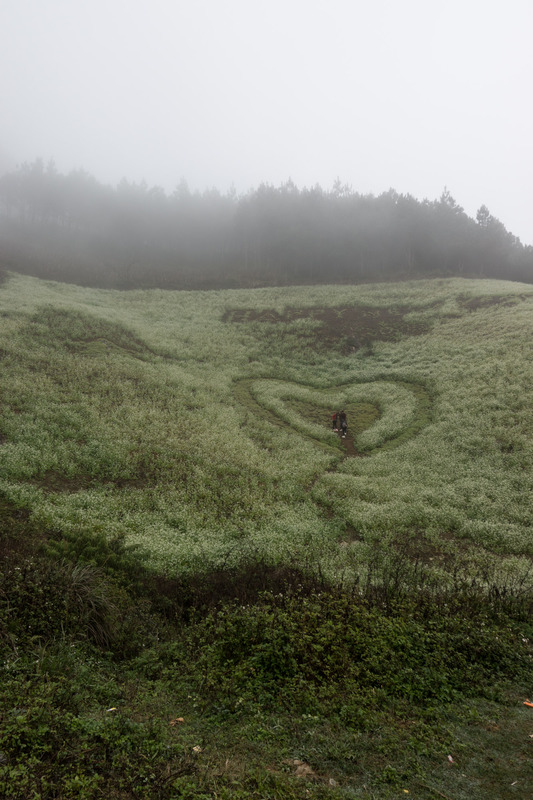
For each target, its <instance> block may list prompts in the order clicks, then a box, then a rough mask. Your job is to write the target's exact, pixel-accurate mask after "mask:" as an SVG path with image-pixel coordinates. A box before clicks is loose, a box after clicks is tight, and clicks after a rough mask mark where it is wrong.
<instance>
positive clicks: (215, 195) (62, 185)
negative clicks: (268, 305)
mask: <svg viewBox="0 0 533 800" xmlns="http://www.w3.org/2000/svg"><path fill="white" fill-rule="evenodd" d="M0 269H8V270H13V271H18V272H26V273H28V274H32V275H36V276H38V277H42V278H46V279H51V280H62V281H69V282H72V283H78V284H81V285H86V286H98V287H104V288H120V289H130V288H131V289H132V288H169V289H203V288H226V287H242V286H246V287H253V286H268V285H284V284H308V283H357V282H363V281H380V280H389V279H392V280H400V279H404V278H418V277H435V276H450V275H454V276H456V275H459V276H465V277H478V276H479V277H489V278H501V279H505V280H517V281H524V282H531V281H533V247H531V246H524V245H523V244H522V243H521V242H520V240H519V239H518V238H517V237H516V236H514V235H513V234H512V233H510V232H509V231H507V230H506V228H505V226H504V225H503V223H502V222H500V221H499V220H498V219H496V218H495V217H494V216H492V215H491V214H490V212H489V210H488V208H487V207H486V206H484V205H483V206H481V208H480V209H479V210H478V212H477V215H476V219H473V218H472V217H469V216H468V215H467V214H466V213H465V211H464V209H463V208H462V207H461V206H460V205H459V204H458V203H457V202H456V200H455V199H454V198H453V197H452V195H451V194H450V192H449V191H448V190H447V189H444V191H443V192H442V194H441V196H440V198H439V199H437V200H431V201H430V200H423V201H419V200H417V199H415V198H414V197H412V196H411V195H409V194H399V193H398V192H396V191H395V190H394V189H390V190H389V191H388V192H384V193H383V194H380V195H378V196H374V195H371V194H367V195H363V194H360V193H358V192H356V191H353V190H352V189H351V188H350V187H348V186H345V185H343V184H341V182H340V181H336V182H335V183H334V185H333V187H332V188H331V189H329V190H324V189H323V188H321V187H320V186H313V187H311V188H303V189H300V188H298V187H297V186H295V184H294V183H293V182H292V181H290V180H289V181H287V182H286V183H284V184H282V185H281V186H279V187H275V186H272V185H269V184H261V185H260V186H259V187H258V188H256V189H253V190H250V191H249V192H247V193H245V194H242V195H238V194H237V193H236V192H235V191H230V192H228V193H226V194H221V193H220V192H219V191H217V190H216V189H212V190H209V191H205V192H203V193H200V192H191V191H190V190H189V188H188V186H187V184H186V182H185V181H182V182H181V183H180V184H179V185H178V186H177V188H176V190H175V191H174V192H173V193H172V194H170V195H169V194H167V193H165V192H164V191H163V189H161V188H158V187H152V188H150V187H149V186H148V185H147V184H146V183H144V182H143V183H140V184H136V183H129V182H128V181H126V180H122V181H121V182H120V183H119V184H118V186H116V187H110V186H106V185H103V184H101V183H99V182H98V181H97V180H96V179H95V178H93V177H91V175H89V174H88V173H86V172H84V171H82V170H80V171H74V172H71V173H69V174H67V175H63V174H61V173H59V172H58V171H57V169H56V168H55V166H54V164H53V162H50V163H49V164H48V165H45V164H44V163H43V161H42V160H41V159H37V160H36V161H35V162H33V163H30V164H23V165H21V166H19V167H18V168H17V169H16V170H14V171H12V172H10V173H6V174H4V175H3V176H2V177H1V178H0Z"/></svg>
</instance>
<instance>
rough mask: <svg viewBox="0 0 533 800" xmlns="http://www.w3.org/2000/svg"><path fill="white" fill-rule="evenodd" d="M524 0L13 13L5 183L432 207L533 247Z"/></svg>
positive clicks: (532, 13) (3, 10)
mask: <svg viewBox="0 0 533 800" xmlns="http://www.w3.org/2000/svg"><path fill="white" fill-rule="evenodd" d="M532 30H533V4H532V3H531V2H530V0H508V1H507V2H505V3H503V2H499V1H498V0H495V1H494V2H492V3H486V2H485V3H482V2H480V0H462V2H459V0H450V2H448V3H447V4H444V5H443V4H437V3H433V2H431V0H429V2H428V0H404V2H403V3H393V2H387V1H386V0H374V2H373V3H372V4H367V3H363V2H360V1H359V0H353V1H352V2H349V0H330V2H328V3H325V2H319V1H318V0H307V2H303V0H284V1H283V2H281V1H280V0H270V2H268V3H267V2H259V0H256V1H255V2H254V0H225V2H223V3H222V2H217V1H216V0H196V2H195V3H191V2H183V0H174V1H173V0H128V1H127V0H105V1H104V0H93V2H91V3H84V2H79V1H77V0H3V2H2V4H1V6H0V42H1V48H0V75H1V78H0V123H1V131H2V133H1V138H0V173H2V172H3V171H6V170H9V169H12V168H13V167H14V166H15V165H16V164H19V163H22V162H24V161H33V160H35V159H36V158H37V157H41V158H43V159H44V160H45V161H48V160H54V161H55V164H56V166H57V168H58V170H59V171H60V172H69V171H71V170H74V169H84V170H86V171H87V172H88V173H90V174H91V175H93V176H94V177H95V178H96V179H97V180H98V181H100V182H102V183H111V184H116V183H118V182H119V181H120V180H121V179H122V178H126V179H127V180H128V181H131V182H140V181H142V180H145V181H146V182H147V184H148V185H149V186H161V187H162V188H163V189H164V190H165V191H166V192H172V191H173V189H174V188H175V187H176V186H177V184H178V183H179V182H180V180H181V179H182V178H184V179H185V180H186V181H187V182H188V184H189V186H190V188H191V189H193V190H200V191H203V190H204V189H209V188H212V187H215V188H217V189H219V190H220V191H222V192H226V191H227V190H229V189H230V188H231V187H232V186H234V187H235V188H236V190H237V191H238V192H239V193H240V192H245V191H247V190H249V189H251V188H254V187H257V186H258V185H259V184H260V183H263V182H265V183H271V184H274V185H279V184H281V183H284V182H285V181H287V180H288V179H291V180H293V181H294V182H295V183H296V184H297V185H298V186H299V187H303V186H313V185H315V184H320V185H321V186H322V187H324V188H330V187H331V186H332V184H333V182H334V181H335V180H336V179H337V178H338V179H340V180H341V182H342V183H346V184H349V185H350V186H351V187H352V188H353V189H354V191H358V192H361V193H364V194H367V193H373V194H380V193H381V192H384V191H387V190H388V189H389V188H391V187H392V188H394V189H396V190H397V191H398V192H400V193H403V194H412V195H413V196H414V197H416V198H417V199H420V200H421V199H424V198H429V199H434V198H437V197H439V196H440V194H441V193H442V191H443V189H444V187H445V186H446V187H448V189H449V190H450V192H451V194H452V195H453V196H454V197H455V199H456V200H457V202H458V203H459V204H460V205H462V206H463V207H464V208H465V211H466V212H467V213H468V214H469V215H471V216H474V217H475V214H476V210H477V209H478V208H479V207H480V206H481V205H482V204H485V205H487V206H488V208H489V210H490V212H491V213H492V214H493V215H494V216H496V217H497V218H498V219H500V220H501V222H503V224H504V225H505V226H506V228H507V229H508V230H509V231H511V232H512V233H514V234H515V235H516V236H519V237H520V239H521V240H522V242H523V243H524V244H533V214H532V211H531V206H532V204H531V200H530V193H531V190H532V187H533V158H532V143H533V111H532V108H531V101H530V94H531V88H530V85H531V76H532V74H533V69H532V67H533V51H532V48H531V44H530V36H531V31H532Z"/></svg>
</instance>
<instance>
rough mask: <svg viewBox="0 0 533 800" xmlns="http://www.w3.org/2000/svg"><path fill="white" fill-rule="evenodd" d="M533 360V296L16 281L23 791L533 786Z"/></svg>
mask: <svg viewBox="0 0 533 800" xmlns="http://www.w3.org/2000/svg"><path fill="white" fill-rule="evenodd" d="M531 341H533V288H532V287H531V286H528V285H525V284H517V283H508V282H501V281H499V282H498V281H484V280H480V281H469V280H460V279H451V280H438V281H418V282H410V283H399V284H380V285H368V286H357V287H345V286H331V287H327V286H320V287H302V288H299V287H291V288H283V289H281V288H280V289H256V290H228V291H212V292H164V291H156V290H154V291H132V292H127V293H126V292H116V291H104V290H92V289H85V288H79V287H76V286H69V285H65V284H59V283H51V282H42V281H39V280H36V279H32V278H27V277H21V276H16V275H8V276H7V278H6V279H5V281H4V282H3V284H2V285H1V286H0V368H1V373H0V374H1V376H2V377H1V381H0V503H1V507H2V512H3V513H2V528H1V531H0V536H1V539H0V553H1V555H2V579H3V580H2V583H1V584H0V644H1V647H2V650H3V662H2V667H1V668H0V669H1V671H2V672H3V677H2V681H1V684H0V685H1V686H2V687H3V688H2V689H1V690H0V737H1V738H0V793H1V791H2V789H3V790H4V791H5V793H6V796H9V797H12V798H13V799H14V800H15V798H21V799H22V798H24V799H25V798H30V797H32V798H33V797H41V798H59V797H61V798H63V797H64V798H70V797H83V798H87V800H89V798H91V799H92V798H100V797H102V798H103V797H106V798H114V797H116V798H122V797H124V798H126V797H132V798H147V799H148V798H150V800H152V798H178V797H180V798H181V797H191V798H192V797H213V798H214V797H218V798H248V797H279V798H285V797H287V798H289V797H291V798H292V797H295V798H296V797H297V798H300V797H302V798H304V797H317V798H319V797H331V798H337V797H338V798H341V797H342V798H345V797H346V798H347V797H350V798H351V797H353V798H373V797H375V798H393V797H394V798H396V797H401V796H408V795H411V796H413V797H417V798H430V797H438V796H441V797H448V798H450V800H452V799H453V800H458V798H466V797H468V798H477V797H479V798H481V797H499V798H506V797H526V796H527V792H530V793H531V792H532V791H533V776H532V774H531V768H530V767H529V768H528V763H527V760H526V751H527V748H528V746H529V749H530V748H531V738H530V734H532V733H533V711H531V709H529V708H528V707H527V706H523V705H522V701H523V700H524V699H525V697H526V695H527V693H530V694H531V693H533V686H531V673H532V671H533V670H532V661H531V659H532V650H531V645H530V641H529V639H530V637H531V634H532V630H531V623H530V619H531V611H532V609H533V569H532V556H533V535H532V533H531V531H532V524H531V523H532V516H533V512H532V504H531V497H532V496H533V493H532V489H533V478H532V475H533V470H532V467H533V418H532V415H531V386H532V379H533V363H532V359H531ZM341 409H344V410H345V411H346V413H347V419H348V426H349V427H348V434H347V437H346V439H342V438H340V436H339V434H338V433H336V432H335V431H333V430H332V425H331V413H332V411H334V410H341ZM528 681H529V683H528ZM108 709H114V710H108ZM181 720H183V721H181ZM448 756H450V757H451V759H452V760H450V759H449V758H448ZM528 770H529V771H528ZM524 792H525V793H524Z"/></svg>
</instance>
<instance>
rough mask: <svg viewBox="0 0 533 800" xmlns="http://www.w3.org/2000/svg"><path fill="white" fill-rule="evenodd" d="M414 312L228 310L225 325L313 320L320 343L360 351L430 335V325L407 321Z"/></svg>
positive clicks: (339, 308) (341, 308) (403, 308)
mask: <svg viewBox="0 0 533 800" xmlns="http://www.w3.org/2000/svg"><path fill="white" fill-rule="evenodd" d="M412 310H413V309H411V308H408V307H406V306H401V307H400V306H399V307H397V308H373V307H371V306H337V307H335V308H286V309H285V311H284V312H283V313H282V314H280V313H279V312H278V311H275V310H273V309H263V310H262V311H258V310H257V309H253V308H240V309H228V311H226V312H225V314H224V315H223V317H222V321H223V322H234V323H243V322H266V323H270V324H276V323H281V322H284V323H291V322H295V321H296V320H301V319H311V320H314V321H316V322H318V323H320V325H319V326H318V327H317V330H316V335H315V339H316V343H317V344H320V345H322V346H326V347H335V348H337V347H339V346H340V348H341V349H342V350H345V351H348V352H349V351H353V350H359V349H360V348H362V347H365V346H366V347H367V346H369V345H370V344H371V343H372V342H377V341H381V342H388V341H396V340H398V339H400V338H401V337H402V336H417V335H420V334H423V333H426V332H427V331H428V329H429V326H428V325H427V324H425V323H422V322H412V321H410V320H406V319H405V316H406V314H408V313H410V312H411V311H412Z"/></svg>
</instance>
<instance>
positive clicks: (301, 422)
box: [247, 378, 428, 452]
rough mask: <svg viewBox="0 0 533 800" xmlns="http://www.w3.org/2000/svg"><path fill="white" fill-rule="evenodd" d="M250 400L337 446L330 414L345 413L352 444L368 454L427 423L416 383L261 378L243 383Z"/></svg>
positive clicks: (303, 431) (424, 395)
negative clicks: (322, 383)
mask: <svg viewBox="0 0 533 800" xmlns="http://www.w3.org/2000/svg"><path fill="white" fill-rule="evenodd" d="M247 390H248V392H249V394H250V395H251V397H252V398H253V400H254V401H255V402H256V403H257V404H258V405H259V406H260V407H261V408H262V409H264V410H265V411H266V412H267V413H268V414H269V415H270V414H274V415H275V416H276V417H277V418H278V420H281V421H282V422H283V423H285V424H286V425H288V426H290V427H291V428H292V429H293V430H296V431H298V432H299V433H300V434H302V435H303V436H308V437H310V438H312V439H316V440H319V441H321V442H324V443H325V444H336V441H337V440H336V438H335V434H334V432H333V430H332V425H331V414H332V412H334V411H340V410H343V409H344V410H346V413H347V421H348V426H349V430H350V432H351V434H352V435H353V438H354V444H355V446H356V448H357V450H358V451H359V452H369V451H371V450H374V449H376V448H377V447H380V446H381V445H383V444H385V442H390V441H392V440H398V438H399V437H402V439H403V438H404V436H403V435H405V434H406V433H407V432H409V433H410V434H412V433H415V432H416V431H417V430H419V429H420V427H422V425H423V424H425V422H426V419H425V415H424V414H422V413H421V410H422V407H423V406H425V405H426V402H425V401H428V398H427V392H426V391H425V390H424V388H423V387H421V386H419V385H418V384H411V383H406V382H403V381H393V380H390V381H386V380H376V381H367V382H353V383H349V384H345V385H343V386H336V387H332V388H328V389H315V388H312V387H310V386H305V385H303V384H299V383H292V382H289V381H278V380H274V379H268V378H261V379H256V380H252V381H247Z"/></svg>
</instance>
